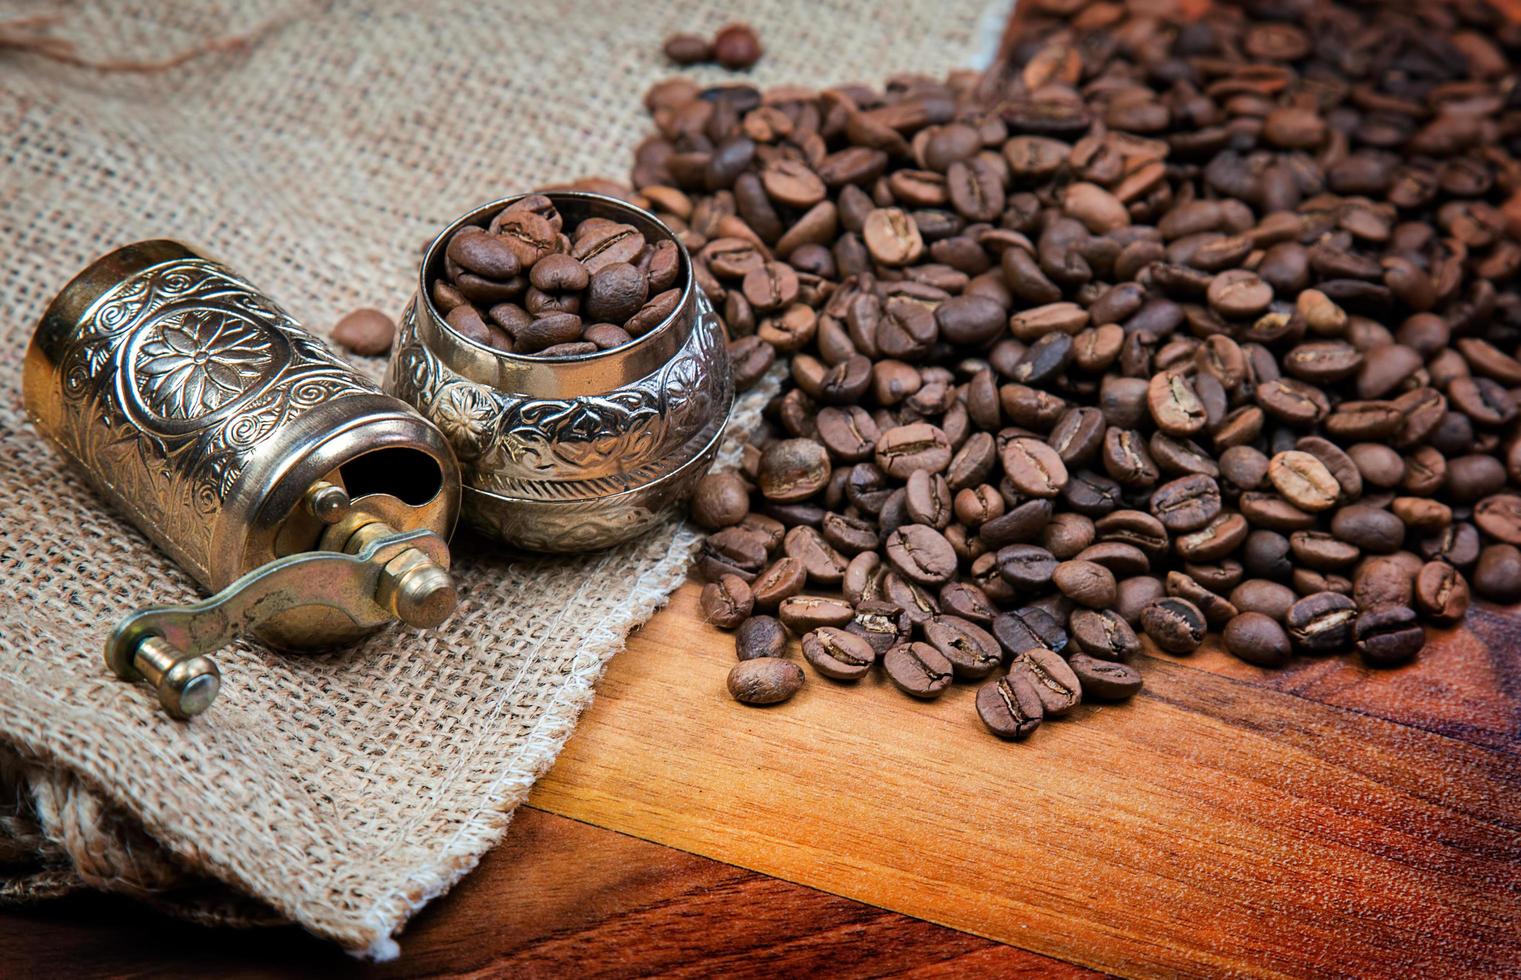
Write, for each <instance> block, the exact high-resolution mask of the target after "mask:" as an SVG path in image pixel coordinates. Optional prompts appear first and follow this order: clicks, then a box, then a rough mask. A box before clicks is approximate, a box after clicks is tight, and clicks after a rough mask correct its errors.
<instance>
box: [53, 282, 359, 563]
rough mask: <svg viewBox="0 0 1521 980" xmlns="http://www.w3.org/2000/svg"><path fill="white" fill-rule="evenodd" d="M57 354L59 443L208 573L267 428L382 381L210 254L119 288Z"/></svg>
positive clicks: (181, 556) (61, 342)
mask: <svg viewBox="0 0 1521 980" xmlns="http://www.w3.org/2000/svg"><path fill="white" fill-rule="evenodd" d="M57 357H58V371H59V381H60V385H61V394H62V396H63V399H64V403H65V405H66V406H67V412H66V415H65V417H64V419H63V420H62V426H61V429H60V432H59V438H60V440H61V441H62V442H63V443H64V445H65V447H66V448H67V449H68V450H69V452H70V453H71V454H72V455H74V456H75V457H76V458H77V459H79V460H80V462H81V463H83V464H84V466H85V469H86V470H87V472H88V473H89V474H90V476H91V478H92V481H93V482H94V483H95V484H96V486H97V487H99V488H100V489H101V491H102V493H104V494H105V495H106V497H107V498H109V499H110V500H112V501H113V502H115V503H116V505H117V506H118V507H120V508H121V509H122V510H123V511H125V512H126V513H128V514H130V515H132V517H133V519H134V520H135V521H136V522H137V523H138V524H139V525H140V526H141V527H143V528H144V529H145V530H147V531H148V532H149V534H150V535H151V536H152V537H153V538H154V539H155V540H156V541H158V542H159V543H160V545H162V546H164V547H165V548H166V550H168V551H169V552H170V553H171V554H174V555H175V556H176V558H177V559H178V560H179V561H180V563H181V564H183V565H185V566H186V567H188V568H190V569H191V570H192V571H194V572H195V573H196V575H197V577H198V578H199V579H201V581H202V582H207V581H209V580H210V578H211V575H210V573H209V570H208V568H207V566H206V564H205V558H206V557H207V556H209V555H210V554H211V551H212V541H213V538H214V535H215V533H216V528H217V522H218V520H219V519H220V517H221V516H222V514H223V502H224V501H225V500H226V499H227V498H228V496H229V495H230V494H231V493H232V492H233V491H234V489H235V488H236V487H237V485H238V483H239V481H240V480H241V479H242V477H243V474H244V473H245V471H246V470H247V468H248V466H249V464H250V462H251V461H252V460H253V459H254V458H255V457H256V456H257V455H258V454H259V453H260V452H261V451H264V449H265V446H266V445H267V441H268V440H269V438H270V436H271V435H272V434H273V433H275V432H277V431H279V430H280V429H281V428H283V427H285V426H287V425H289V424H291V423H293V422H294V421H296V420H297V419H298V418H299V417H300V416H302V415H303V414H305V413H306V412H309V411H311V410H312V409H313V408H314V407H315V406H318V405H322V404H325V403H327V402H329V401H331V400H332V399H333V398H335V397H341V396H344V395H347V394H351V393H357V392H373V391H375V390H376V388H375V387H374V386H373V385H371V384H370V383H369V382H368V381H366V380H365V379H363V378H362V377H360V376H359V375H357V374H355V373H354V371H353V369H352V368H350V367H349V366H348V365H347V364H345V363H344V362H343V361H341V360H339V359H338V358H337V357H335V356H334V355H333V354H332V353H331V352H330V351H329V350H328V349H327V348H326V347H324V346H323V345H322V343H321V341H318V340H317V339H316V338H314V337H312V336H311V335H309V334H307V333H305V332H304V331H303V330H302V329H301V328H300V326H299V325H298V324H297V323H296V322H295V321H294V320H292V319H291V318H290V317H289V316H288V315H287V314H286V313H285V312H284V311H283V310H281V309H280V308H279V307H277V306H275V305H274V304H273V303H271V302H270V301H269V300H268V299H267V298H265V297H264V296H263V295H262V294H260V293H259V291H258V290H257V289H255V288H254V287H253V286H252V285H250V284H249V283H248V282H246V281H245V280H243V279H240V278H238V277H237V276H234V275H232V274H231V273H229V272H228V271H227V270H225V269H223V268H222V267H221V266H219V265H216V264H215V263H212V262H208V261H206V260H204V259H192V258H187V259H180V260H176V261H173V262H168V263H165V264H163V265H159V266H156V267H154V268H152V269H149V270H147V271H145V272H142V273H139V274H137V275H134V276H131V277H130V278H127V279H125V280H123V281H122V282H120V283H118V284H117V285H116V286H115V287H114V288H113V289H111V290H110V291H109V292H108V293H106V294H105V295H104V296H102V297H101V298H100V300H99V301H97V302H96V303H95V304H94V306H93V307H92V308H91V310H90V311H89V313H88V314H86V315H85V316H84V317H83V318H82V319H81V320H80V321H79V322H78V323H77V324H74V325H73V326H71V327H70V328H69V329H68V331H67V333H66V334H64V335H63V336H61V337H60V338H58V355H57ZM118 392H120V394H118Z"/></svg>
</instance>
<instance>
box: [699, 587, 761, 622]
mask: <svg viewBox="0 0 1521 980" xmlns="http://www.w3.org/2000/svg"><path fill="white" fill-rule="evenodd" d="M698 605H699V607H700V608H701V609H702V616H703V618H704V619H706V620H707V621H708V622H710V623H712V624H713V625H714V626H717V627H719V628H720V629H726V630H731V629H734V628H736V627H738V626H739V625H740V624H741V623H743V622H744V621H745V620H746V619H749V618H750V610H751V609H753V608H754V607H755V597H754V595H752V594H751V592H750V586H749V585H747V584H746V583H745V580H744V579H742V578H740V577H739V576H738V575H725V576H724V577H723V578H720V579H719V580H718V581H716V582H709V583H708V584H707V585H704V586H703V587H702V596H701V597H700V598H699V599H698Z"/></svg>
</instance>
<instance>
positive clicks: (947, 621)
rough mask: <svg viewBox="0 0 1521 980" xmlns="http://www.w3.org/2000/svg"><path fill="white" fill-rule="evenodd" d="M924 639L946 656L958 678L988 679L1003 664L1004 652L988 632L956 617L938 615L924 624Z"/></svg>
mask: <svg viewBox="0 0 1521 980" xmlns="http://www.w3.org/2000/svg"><path fill="white" fill-rule="evenodd" d="M924 639H925V640H926V641H927V642H929V644H930V645H931V646H933V647H934V648H935V649H936V650H939V651H940V652H941V653H942V654H944V655H945V658H946V659H947V660H949V661H950V662H951V667H952V669H953V670H954V672H955V674H956V676H957V677H961V678H972V679H976V678H979V677H986V676H987V675H988V674H990V673H992V671H993V669H994V668H995V667H998V666H999V665H1000V664H1002V663H1003V649H1002V647H1000V646H999V645H998V641H997V640H996V639H994V637H993V635H992V634H991V633H989V632H988V631H987V630H985V629H983V628H982V627H981V626H978V625H977V624H975V623H972V622H969V621H967V620H965V619H961V618H959V617H957V616H945V615H941V616H935V617H932V618H931V619H930V620H928V621H927V622H926V623H925V624H924Z"/></svg>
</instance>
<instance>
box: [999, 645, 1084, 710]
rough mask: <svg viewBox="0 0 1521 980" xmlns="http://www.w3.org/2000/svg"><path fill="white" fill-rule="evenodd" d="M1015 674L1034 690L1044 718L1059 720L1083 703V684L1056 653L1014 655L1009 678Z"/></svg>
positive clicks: (1040, 651) (1033, 650)
mask: <svg viewBox="0 0 1521 980" xmlns="http://www.w3.org/2000/svg"><path fill="white" fill-rule="evenodd" d="M1016 675H1019V676H1022V677H1024V679H1025V680H1027V681H1029V682H1030V686H1031V687H1033V688H1034V689H1035V695H1036V697H1038V698H1039V699H1040V704H1041V709H1042V713H1043V714H1044V716H1045V717H1048V718H1056V717H1060V716H1061V715H1064V714H1066V713H1067V712H1069V711H1071V710H1072V709H1073V708H1075V707H1077V704H1078V702H1079V701H1081V700H1082V697H1083V686H1082V683H1081V682H1080V681H1078V679H1077V675H1076V674H1074V673H1073V672H1072V668H1071V667H1069V666H1067V661H1065V660H1063V659H1062V658H1061V656H1060V654H1058V653H1056V652H1055V651H1052V650H1047V649H1045V648H1043V647H1032V648H1030V649H1028V650H1023V651H1021V652H1019V653H1017V654H1015V655H1014V659H1013V661H1012V662H1011V663H1010V664H1009V676H1011V677H1013V676H1016Z"/></svg>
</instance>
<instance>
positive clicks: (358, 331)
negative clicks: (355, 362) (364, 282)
mask: <svg viewBox="0 0 1521 980" xmlns="http://www.w3.org/2000/svg"><path fill="white" fill-rule="evenodd" d="M395 339H396V322H395V321H394V320H392V319H391V318H390V317H388V316H386V315H385V314H384V313H382V312H380V311H379V310H370V309H364V310H355V311H354V312H352V313H348V314H345V315H344V316H343V317H342V318H341V319H340V320H339V321H338V322H337V323H335V324H333V342H334V343H336V344H338V345H339V346H340V347H342V348H343V349H344V350H347V351H351V352H353V353H355V354H359V355H362V356H364V357H379V356H380V355H381V354H384V353H385V352H386V351H388V350H390V349H391V342H392V341H393V340H395Z"/></svg>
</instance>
